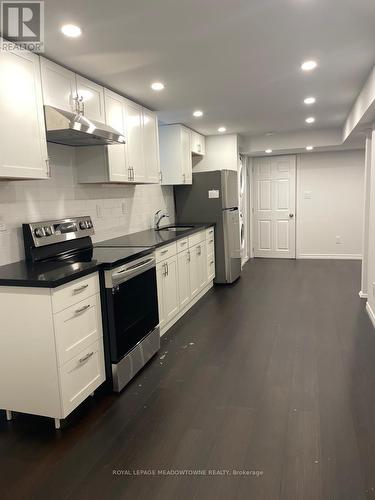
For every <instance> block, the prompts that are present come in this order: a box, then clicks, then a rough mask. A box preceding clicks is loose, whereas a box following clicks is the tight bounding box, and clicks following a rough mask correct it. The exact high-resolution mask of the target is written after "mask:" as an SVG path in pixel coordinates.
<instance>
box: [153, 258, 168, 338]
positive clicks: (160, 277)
mask: <svg viewBox="0 0 375 500" xmlns="http://www.w3.org/2000/svg"><path fill="white" fill-rule="evenodd" d="M166 273H167V271H166V265H165V262H160V264H158V265H157V266H156V282H157V287H158V305H159V328H160V329H162V328H163V327H164V326H165V324H166V320H165V306H164V287H165V285H164V280H165V275H166Z"/></svg>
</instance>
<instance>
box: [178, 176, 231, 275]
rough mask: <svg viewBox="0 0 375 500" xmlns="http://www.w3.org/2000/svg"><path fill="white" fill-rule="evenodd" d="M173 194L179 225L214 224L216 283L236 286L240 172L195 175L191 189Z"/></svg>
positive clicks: (184, 188) (183, 189) (180, 187)
mask: <svg viewBox="0 0 375 500" xmlns="http://www.w3.org/2000/svg"><path fill="white" fill-rule="evenodd" d="M174 192H175V202H176V215H177V221H178V222H179V223H188V222H209V223H214V224H215V262H216V278H215V282H216V283H233V281H235V280H236V279H237V278H238V277H239V276H240V274H241V250H240V246H241V245H240V229H239V223H240V220H239V211H238V180H237V172H235V171H234V170H214V171H211V172H196V173H194V174H193V184H192V185H191V186H175V190H174Z"/></svg>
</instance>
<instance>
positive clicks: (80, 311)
mask: <svg viewBox="0 0 375 500" xmlns="http://www.w3.org/2000/svg"><path fill="white" fill-rule="evenodd" d="M89 307H90V304H87V305H86V306H83V307H80V308H79V309H76V310H75V313H76V314H81V313H83V312H85V311H87V309H89Z"/></svg>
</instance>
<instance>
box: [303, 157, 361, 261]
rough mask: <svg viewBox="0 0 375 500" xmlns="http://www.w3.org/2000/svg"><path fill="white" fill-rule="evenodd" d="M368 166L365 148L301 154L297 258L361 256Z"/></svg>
mask: <svg viewBox="0 0 375 500" xmlns="http://www.w3.org/2000/svg"><path fill="white" fill-rule="evenodd" d="M364 165H365V153H364V151H363V150H357V151H338V152H329V153H311V154H303V155H299V156H298V157H297V257H299V258H360V257H361V255H362V228H363V223H362V221H363V187H364ZM309 196H310V197H311V198H310V199H309V198H308V197H309ZM336 236H340V238H341V244H337V243H336Z"/></svg>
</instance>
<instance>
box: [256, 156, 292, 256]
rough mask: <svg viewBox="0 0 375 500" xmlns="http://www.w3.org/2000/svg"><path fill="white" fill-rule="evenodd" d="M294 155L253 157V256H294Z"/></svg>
mask: <svg viewBox="0 0 375 500" xmlns="http://www.w3.org/2000/svg"><path fill="white" fill-rule="evenodd" d="M295 186H296V157H295V156H273V157H270V158H257V159H254V257H273V258H285V259H294V258H295V256H296V242H295V239H296V238H295V204H296V202H295Z"/></svg>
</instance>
